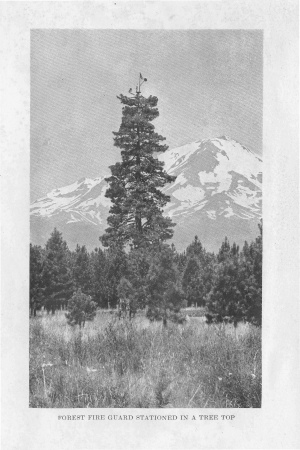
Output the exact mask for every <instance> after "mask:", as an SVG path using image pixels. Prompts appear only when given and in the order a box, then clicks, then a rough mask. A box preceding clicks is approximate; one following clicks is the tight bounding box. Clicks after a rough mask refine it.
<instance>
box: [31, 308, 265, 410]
mask: <svg viewBox="0 0 300 450" xmlns="http://www.w3.org/2000/svg"><path fill="white" fill-rule="evenodd" d="M260 405H261V330H260V329H258V328H255V327H252V326H250V325H248V324H240V325H239V326H238V328H237V330H236V331H235V330H234V328H233V326H232V325H210V326H208V325H206V324H205V323H204V322H203V321H202V320H201V319H198V318H196V317H195V318H194V319H193V320H190V321H189V322H187V323H186V324H185V325H184V326H182V325H175V324H171V323H170V324H168V327H167V328H166V329H163V327H162V326H161V323H151V324H150V322H149V321H148V320H147V319H146V318H145V317H144V316H142V315H138V316H137V317H136V319H134V320H133V321H131V322H130V321H127V320H120V321H119V320H118V319H116V318H115V317H114V315H112V314H107V313H103V312H101V311H98V312H97V316H96V318H95V320H94V321H93V322H90V323H87V324H86V327H85V328H84V329H83V330H82V331H81V332H80V331H79V330H78V328H77V327H76V328H72V327H70V326H69V325H67V323H66V319H65V317H64V313H62V312H59V313H56V315H55V316H50V315H49V316H47V315H44V314H43V315H42V316H39V317H36V318H33V319H31V320H30V407H32V408H259V407H260Z"/></svg>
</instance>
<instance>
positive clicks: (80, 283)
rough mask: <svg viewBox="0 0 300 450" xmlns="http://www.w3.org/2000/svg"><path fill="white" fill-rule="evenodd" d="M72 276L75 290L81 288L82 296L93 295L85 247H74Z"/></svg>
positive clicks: (90, 269)
mask: <svg viewBox="0 0 300 450" xmlns="http://www.w3.org/2000/svg"><path fill="white" fill-rule="evenodd" d="M72 275H73V281H74V287H75V289H79V288H81V290H82V292H83V293H84V294H88V295H91V294H92V293H93V276H92V268H91V263H90V257H89V254H88V252H87V249H86V247H85V245H83V246H82V247H80V246H79V245H78V244H77V246H76V250H75V254H74V262H73V267H72Z"/></svg>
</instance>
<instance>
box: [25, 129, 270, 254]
mask: <svg viewBox="0 0 300 450" xmlns="http://www.w3.org/2000/svg"><path fill="white" fill-rule="evenodd" d="M159 159H160V160H161V161H164V163H165V168H166V170H167V172H168V173H169V174H171V175H175V176H176V177H177V178H176V180H175V182H174V183H172V184H169V185H167V186H165V188H164V192H165V193H166V194H168V195H170V197H171V201H170V202H169V203H168V205H167V206H166V208H165V214H167V215H169V216H170V217H171V218H172V220H173V221H174V222H175V223H176V224H177V225H176V227H175V232H174V237H173V241H174V243H175V245H176V247H177V248H178V249H179V250H183V249H184V248H186V246H187V245H188V244H189V243H191V241H192V239H193V237H194V236H195V235H196V234H197V235H198V237H199V239H200V240H201V241H202V243H203V244H204V246H205V247H206V248H207V249H208V250H217V248H218V247H219V246H220V244H221V242H222V240H223V239H224V237H225V236H227V237H228V238H229V239H230V240H231V241H236V242H237V243H239V244H242V243H243V242H244V241H245V240H248V241H250V240H252V239H254V238H255V237H256V236H257V234H258V228H257V225H258V223H259V220H260V217H261V208H262V191H261V185H262V160H261V158H260V157H259V156H257V155H256V154H255V153H253V152H252V151H251V150H249V149H247V148H246V147H244V146H242V145H241V144H239V143H238V142H236V141H234V140H232V139H230V138H228V137H226V136H222V137H220V138H216V139H206V140H202V141H197V142H193V143H190V144H187V145H184V146H182V147H179V148H175V149H172V150H167V151H166V152H165V153H164V154H162V155H159ZM106 188H107V183H106V181H105V179H104V178H96V179H93V180H92V179H87V178H84V179H81V180H79V181H77V182H75V183H73V184H71V185H69V186H65V187H63V188H60V189H55V190H53V191H51V192H50V193H49V194H47V195H46V197H44V198H41V199H39V200H37V201H35V202H34V203H33V204H32V205H31V235H32V236H31V238H32V242H33V243H37V244H44V243H45V242H46V240H47V239H48V238H49V235H50V233H51V231H52V230H53V228H54V227H55V226H56V227H57V228H58V229H59V230H60V231H62V233H63V236H64V238H65V239H66V240H67V242H68V244H69V245H70V247H73V246H74V245H76V244H77V243H79V244H81V245H83V244H85V245H87V247H89V248H94V247H96V246H99V236H100V235H101V234H103V232H104V229H105V228H106V226H107V225H106V218H107V216H108V212H109V207H110V200H109V199H108V198H106V197H105V191H106Z"/></svg>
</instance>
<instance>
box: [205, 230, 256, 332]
mask: <svg viewBox="0 0 300 450" xmlns="http://www.w3.org/2000/svg"><path fill="white" fill-rule="evenodd" d="M260 232H261V233H260V236H259V237H258V238H257V239H256V240H255V242H252V243H251V244H250V246H249V245H248V243H247V242H246V243H245V245H244V248H243V250H242V252H241V253H240V252H239V248H238V246H236V245H235V244H233V246H232V247H230V245H229V242H228V240H227V239H225V242H223V244H222V246H221V249H220V252H219V254H218V260H219V263H218V264H217V265H216V268H215V274H214V277H213V286H212V289H211V291H210V293H209V295H208V300H207V309H208V313H207V314H206V318H207V320H208V322H211V321H212V320H214V321H216V322H221V321H223V320H226V321H229V322H233V323H234V325H235V326H236V325H237V323H238V322H239V321H241V320H245V321H247V322H250V323H252V324H254V325H258V326H260V325H261V316H262V230H261V228H260Z"/></svg>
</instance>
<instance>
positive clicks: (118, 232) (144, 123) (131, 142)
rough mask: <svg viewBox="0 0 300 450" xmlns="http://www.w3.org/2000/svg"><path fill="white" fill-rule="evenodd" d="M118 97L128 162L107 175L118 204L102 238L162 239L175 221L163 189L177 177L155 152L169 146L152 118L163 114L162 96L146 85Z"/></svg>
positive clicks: (107, 241) (118, 241) (119, 141)
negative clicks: (166, 211)
mask: <svg viewBox="0 0 300 450" xmlns="http://www.w3.org/2000/svg"><path fill="white" fill-rule="evenodd" d="M117 98H118V99H119V100H120V101H121V103H122V104H123V105H124V106H123V109H122V123H121V125H120V129H119V131H118V132H115V133H114V135H115V138H114V145H115V146H116V147H118V148H120V149H121V157H122V162H118V163H116V164H115V165H113V166H111V167H110V169H111V176H110V177H109V178H107V179H106V181H108V183H109V188H108V190H107V191H106V196H107V197H108V198H110V199H111V202H112V207H111V208H110V215H109V217H108V220H107V222H108V225H109V227H108V228H107V229H106V233H105V234H104V235H103V236H102V237H101V238H100V239H101V241H102V243H103V245H104V246H111V245H112V244H114V245H119V246H121V247H124V246H125V245H126V244H129V245H131V246H133V247H141V246H143V245H149V244H150V245H151V244H153V243H155V244H158V243H160V242H163V241H165V240H166V239H169V238H171V237H172V235H173V230H172V227H173V226H174V224H173V223H172V221H171V219H170V218H166V217H164V216H163V207H164V206H165V205H166V204H167V202H168V201H169V200H170V197H169V196H167V195H165V194H164V193H163V192H162V190H161V189H162V188H163V187H164V186H165V184H166V183H170V182H172V181H174V180H175V177H173V176H170V175H168V174H167V173H166V171H165V170H164V168H163V166H164V163H163V162H160V161H159V160H158V159H157V158H156V157H155V156H154V154H155V153H160V152H165V151H166V150H167V148H168V147H167V146H166V145H163V144H161V141H163V140H164V139H165V138H163V137H162V136H161V135H159V134H157V133H156V132H155V130H154V126H153V124H152V123H151V122H152V121H153V120H154V119H155V118H156V117H158V115H159V112H158V109H157V108H156V106H157V101H158V99H157V97H154V96H150V97H148V98H145V97H143V95H141V92H140V89H137V92H136V94H135V95H133V94H132V95H131V97H127V96H124V95H122V94H121V95H120V96H119V97H117Z"/></svg>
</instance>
